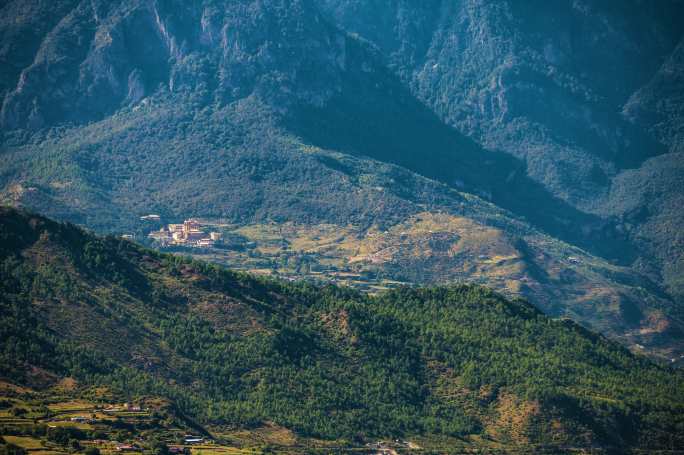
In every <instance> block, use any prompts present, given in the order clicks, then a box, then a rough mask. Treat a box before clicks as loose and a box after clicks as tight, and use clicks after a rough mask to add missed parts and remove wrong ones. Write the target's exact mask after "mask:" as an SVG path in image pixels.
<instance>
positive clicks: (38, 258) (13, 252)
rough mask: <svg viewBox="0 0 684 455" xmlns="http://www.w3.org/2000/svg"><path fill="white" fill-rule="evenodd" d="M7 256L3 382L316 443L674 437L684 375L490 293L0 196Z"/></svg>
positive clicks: (628, 441) (637, 443)
mask: <svg viewBox="0 0 684 455" xmlns="http://www.w3.org/2000/svg"><path fill="white" fill-rule="evenodd" d="M0 259H1V260H2V264H1V269H0V274H1V278H2V279H1V280H0V283H2V284H1V286H2V288H1V290H0V298H1V299H2V305H1V306H0V311H1V313H0V314H1V319H0V321H1V322H0V331H1V335H2V336H1V339H2V362H0V364H1V365H2V370H1V371H0V374H1V375H2V376H3V378H5V379H9V380H12V381H14V382H18V383H24V384H31V385H33V386H41V385H47V384H49V383H51V382H54V381H57V380H58V379H59V378H62V377H65V376H70V377H73V378H75V379H77V380H78V381H79V382H82V383H86V384H88V383H92V384H103V385H107V386H109V387H111V388H112V390H115V391H116V393H118V394H121V396H122V397H127V398H135V397H136V396H141V395H157V396H164V397H168V398H170V399H171V400H173V401H174V402H175V404H176V405H177V406H178V407H179V409H180V410H181V411H182V412H184V413H185V414H186V415H189V416H191V417H193V418H195V419H197V421H199V422H201V423H203V424H212V425H219V426H221V425H223V426H233V427H234V426H238V427H240V426H253V425H258V424H260V423H263V422H275V423H276V424H278V425H282V426H285V427H288V428H290V429H292V430H294V431H295V432H296V433H298V434H302V435H310V436H317V437H322V438H348V439H349V440H351V438H356V439H357V440H358V439H359V438H364V437H376V436H381V437H385V436H399V435H404V436H408V435H411V436H416V435H422V436H434V437H437V436H439V437H462V438H466V439H467V440H471V439H472V437H474V436H477V435H481V436H487V437H488V438H490V439H493V440H496V441H499V442H503V443H506V444H510V445H529V444H545V445H551V446H557V447H558V446H564V447H568V446H571V447H589V446H602V447H614V448H621V449H625V448H627V447H644V448H651V449H653V448H668V447H673V446H674V447H676V446H679V445H681V444H682V443H684V439H683V438H684V434H683V430H684V427H683V425H684V422H682V421H681V418H682V415H683V414H682V411H683V407H684V403H683V402H682V401H681V397H682V396H684V394H683V393H682V392H683V389H684V378H682V376H681V373H680V372H679V371H675V370H670V369H668V368H664V367H661V366H657V365H655V364H653V363H651V362H650V361H648V360H646V359H644V358H640V357H635V356H634V355H632V354H630V353H629V352H628V351H626V350H625V349H624V348H622V347H620V346H618V345H616V344H615V343H613V342H610V341H608V340H606V339H605V338H603V337H601V336H597V335H594V334H592V333H590V332H588V331H586V330H584V329H582V328H580V327H579V326H577V325H575V324H574V323H572V322H569V321H567V320H551V319H549V318H547V317H545V316H543V315H542V314H541V313H540V312H539V311H538V310H536V309H535V308H534V307H532V306H531V305H529V304H527V303H525V302H523V301H509V300H506V299H504V298H502V297H500V296H498V295H496V294H494V293H492V292H490V291H488V290H486V289H484V288H479V287H469V286H455V287H442V288H424V289H401V290H396V291H392V292H389V293H386V294H382V295H380V296H378V297H364V296H362V295H360V294H357V293H355V292H352V291H349V290H344V289H341V288H335V287H324V288H319V287H313V286H310V285H304V284H286V283H279V282H273V281H266V280H259V279H256V278H252V277H250V276H247V275H242V274H236V273H233V272H230V271H227V270H225V269H221V268H219V267H217V266H212V265H208V264H204V263H199V262H192V261H188V260H184V259H182V258H179V257H175V256H169V255H163V254H159V253H156V252H154V251H150V250H145V249H142V248H140V247H138V246H136V245H134V244H132V243H130V242H128V241H125V240H121V239H117V238H113V237H107V238H98V237H94V236H93V235H91V234H88V233H86V232H84V231H82V230H80V229H78V228H75V227H74V226H71V225H68V224H59V223H56V222H53V221H50V220H48V219H45V218H42V217H39V216H36V215H31V214H28V213H25V212H19V211H16V210H14V209H7V208H5V209H2V212H1V215H0ZM472 440H478V439H477V438H475V439H472Z"/></svg>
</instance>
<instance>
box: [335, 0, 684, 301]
mask: <svg viewBox="0 0 684 455" xmlns="http://www.w3.org/2000/svg"><path fill="white" fill-rule="evenodd" d="M324 3H325V9H326V11H327V14H328V17H330V18H331V19H332V20H333V21H335V22H336V23H337V24H339V25H340V26H341V27H342V28H343V29H345V30H347V31H349V32H351V33H354V34H357V35H360V36H362V37H363V38H365V39H367V40H369V41H370V42H372V43H373V44H375V45H376V46H377V47H378V48H379V49H380V51H381V52H382V53H383V54H384V55H385V56H386V58H387V60H388V62H389V63H388V64H389V66H390V67H391V68H392V69H393V70H394V71H395V73H396V74H397V75H399V77H401V78H402V80H403V81H405V83H406V85H407V86H409V87H410V89H411V91H412V93H414V94H415V95H416V96H417V97H418V98H419V99H421V100H422V101H423V102H424V103H425V104H426V105H428V106H429V107H430V108H431V109H432V110H433V111H434V112H435V113H436V114H437V115H438V116H439V117H440V118H441V119H443V120H444V121H445V122H446V123H448V124H449V125H452V126H454V127H455V128H457V129H458V130H459V131H461V132H463V133H465V134H466V135H468V136H469V137H472V138H473V139H475V140H476V141H477V142H478V143H480V144H482V145H483V146H484V147H486V148H490V149H495V150H501V151H503V152H507V153H510V154H512V155H515V156H517V157H519V158H521V159H522V160H523V161H524V163H525V164H524V166H523V168H524V171H525V172H526V173H527V175H529V176H530V177H531V178H532V179H533V180H535V181H538V182H540V183H542V184H543V185H544V187H546V188H547V189H548V190H549V191H550V192H551V194H553V195H554V196H556V197H559V198H561V199H563V200H565V201H567V202H568V203H569V204H570V205H571V206H573V207H575V208H576V209H579V210H580V211H582V212H588V213H592V214H595V215H598V216H600V217H601V218H603V219H604V220H606V222H607V223H610V224H612V226H613V227H614V230H613V231H612V235H615V236H617V237H622V236H625V237H627V238H629V239H630V243H631V244H632V245H633V246H634V247H635V250H632V251H631V253H632V254H627V255H624V256H623V257H622V259H623V260H624V261H626V263H631V262H632V261H634V260H635V259H636V261H635V262H634V265H635V266H636V267H637V268H639V269H640V270H641V271H642V272H644V273H649V274H650V275H651V277H652V278H653V279H654V280H656V281H659V282H662V283H664V284H665V286H666V287H668V290H669V291H670V292H672V293H674V294H676V295H678V296H680V295H681V290H680V284H678V283H679V281H680V280H679V277H680V276H681V273H680V265H679V264H680V263H681V261H682V250H681V248H680V243H679V240H678V239H677V235H676V234H674V235H673V231H675V230H677V226H679V225H680V224H681V221H682V218H681V214H682V213H683V211H682V210H681V209H678V208H677V207H678V206H677V203H678V200H679V199H680V198H681V195H682V194H683V192H684V187H682V185H681V178H682V174H681V170H680V169H681V165H680V164H681V163H682V157H681V155H679V154H676V153H677V152H679V151H681V150H680V148H681V137H680V136H681V135H680V133H679V131H680V130H681V128H682V115H681V111H682V103H681V94H682V93H684V86H683V85H682V81H681V74H682V71H681V59H682V45H681V39H682V34H683V33H684V29H683V28H682V25H681V21H678V18H679V17H682V14H684V4H683V3H682V2H680V1H668V2H659V3H658V4H657V5H656V4H649V3H644V2H639V1H627V2H599V3H596V2H577V1H573V2H569V1H568V2H554V3H553V4H549V3H548V2H525V3H524V4H523V3H521V2H508V1H500V2H490V3H487V4H482V2H476V1H472V2H471V1H460V2H443V1H440V0H435V1H430V2H420V4H416V3H415V2H406V1H387V2H371V1H364V0H327V1H325V2H324ZM377 17H382V18H383V19H382V20H377V19H376V18H377ZM649 136H650V137H649ZM668 152H669V153H675V154H673V155H665V154H667V153H668ZM656 169H657V171H656ZM627 184H629V186H627ZM651 185H655V186H656V187H657V188H658V192H653V191H650V193H649V194H650V195H646V194H644V193H645V191H646V192H649V190H645V188H647V187H649V186H651ZM654 199H656V200H654ZM679 207H681V206H679ZM583 224H584V225H586V223H578V224H577V225H576V226H581V225H583ZM655 226H666V227H663V228H661V229H658V228H654V227H655ZM585 229H586V227H585ZM665 251H667V253H664V252H665Z"/></svg>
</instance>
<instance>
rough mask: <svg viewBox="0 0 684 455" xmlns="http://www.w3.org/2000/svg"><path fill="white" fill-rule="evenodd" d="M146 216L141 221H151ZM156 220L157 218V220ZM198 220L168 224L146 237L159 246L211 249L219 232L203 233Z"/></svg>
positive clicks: (219, 237)
mask: <svg viewBox="0 0 684 455" xmlns="http://www.w3.org/2000/svg"><path fill="white" fill-rule="evenodd" d="M151 216H152V215H147V216H146V217H143V218H142V219H148V220H150V219H152V218H150V217H151ZM157 220H158V218H157ZM203 228H204V226H203V225H202V224H201V223H200V222H199V220H197V219H194V218H190V219H188V220H185V221H184V222H183V223H180V224H168V225H166V226H163V227H162V228H161V229H159V230H158V231H152V232H150V233H149V234H148V237H149V238H150V239H152V240H154V241H156V242H158V243H159V244H160V246H186V247H194V248H212V247H214V246H215V244H216V243H217V242H219V241H220V240H221V233H220V232H213V231H212V232H209V233H207V232H205V231H204V230H203Z"/></svg>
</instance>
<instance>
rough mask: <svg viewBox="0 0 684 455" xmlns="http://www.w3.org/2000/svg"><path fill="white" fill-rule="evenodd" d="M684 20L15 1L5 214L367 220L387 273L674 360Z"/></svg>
mask: <svg viewBox="0 0 684 455" xmlns="http://www.w3.org/2000/svg"><path fill="white" fill-rule="evenodd" d="M683 9H684V3H682V2H681V1H675V0H663V1H662V2H658V3H657V4H655V3H652V2H643V1H638V0H626V1H620V2H616V1H608V0H606V1H602V2H588V1H583V0H573V1H570V0H567V1H559V2H556V3H554V4H553V5H551V4H549V3H547V2H542V1H531V2H525V3H521V2H513V1H505V0H500V1H493V2H481V1H476V0H461V1H457V2H447V1H443V0H429V1H421V2H411V1H407V0H404V1H402V0H392V1H390V0H386V1H378V2H375V1H363V0H325V1H320V2H313V1H308V0H250V1H248V0H231V1H228V0H225V1H221V0H202V1H193V2H186V1H180V0H175V1H174V0H164V1H162V0H119V1H115V2H111V1H103V0H60V1H57V2H47V1H42V0H14V1H12V0H5V1H3V2H1V3H0V11H1V12H2V14H0V37H1V39H0V42H1V43H2V44H1V45H0V67H2V70H1V71H2V72H1V73H0V97H1V99H2V109H1V111H0V127H1V129H2V136H1V142H0V144H1V145H0V147H1V149H0V153H1V154H2V156H3V160H2V163H0V194H1V198H2V201H3V202H4V203H7V204H10V205H16V206H24V207H27V208H30V209H32V210H36V211H39V212H41V213H45V214H47V215H50V216H52V217H55V218H58V219H60V220H68V221H72V222H75V223H78V224H81V225H83V226H87V227H89V228H91V229H94V230H96V231H98V232H103V233H124V232H129V231H131V232H132V231H134V232H139V231H140V232H142V230H143V229H144V226H145V225H144V223H143V222H141V220H140V216H141V215H145V214H148V213H158V214H160V215H161V216H162V217H164V219H166V220H169V221H181V220H183V219H185V218H189V217H204V218H215V219H219V218H220V219H224V220H229V221H230V222H232V223H236V224H245V225H246V224H250V223H276V224H281V223H298V224H301V225H307V226H317V225H322V224H326V225H333V226H337V227H338V229H342V228H344V227H348V226H352V227H353V228H354V230H355V232H356V233H357V237H358V239H357V240H358V241H359V242H361V243H363V244H364V245H365V246H364V248H366V249H367V251H368V252H369V254H375V256H373V257H374V258H377V257H382V258H384V259H382V260H380V261H377V260H376V261H375V262H376V263H379V265H378V267H380V268H381V270H383V271H384V273H387V274H390V275H391V276H398V275H401V276H403V277H405V278H407V279H409V280H411V281H414V282H417V283H443V282H451V281H465V282H469V281H470V282H473V281H474V282H477V283H482V284H486V285H489V286H491V287H493V288H495V289H496V290H498V291H501V292H504V293H505V294H507V295H508V296H510V297H516V296H522V297H525V298H527V299H529V300H530V301H531V302H532V303H534V304H535V305H536V306H537V307H538V308H540V309H541V310H543V311H545V312H546V313H547V314H549V315H551V316H554V317H562V316H567V317H570V318H572V319H574V320H576V321H578V322H580V323H582V324H584V325H586V326H587V327H590V328H591V329H593V330H597V331H600V332H602V333H604V334H606V335H608V336H610V337H613V338H614V339H617V340H621V341H623V342H624V343H625V344H626V345H628V346H630V347H631V348H632V349H640V350H645V351H646V352H648V353H650V354H654V355H656V356H659V357H661V358H665V359H667V360H668V361H675V362H677V361H678V359H680V358H681V356H682V355H684V343H683V340H684V318H683V317H682V308H684V307H683V306H682V305H684V300H683V299H684V280H682V276H683V273H684V253H683V252H684V243H683V242H684V237H683V236H682V230H681V228H680V227H681V225H682V222H683V221H684V219H683V218H684V211H683V210H681V207H682V206H683V203H684V201H683V200H682V198H683V194H684V167H683V163H684V160H683V159H682V153H684V150H682V145H681V144H682V131H681V128H682V118H683V117H682V112H683V107H682V106H683V104H682V102H683V99H682V93H684V91H683V90H682V82H683V81H682V76H681V74H682V72H681V68H682V57H683V56H684V54H683V53H682V49H683V48H682V46H683V45H682V39H683V37H684V30H683V26H682V24H681V21H679V20H677V19H678V18H679V17H682V16H683V14H682V13H683V11H682V10H683ZM424 220H428V221H429V223H428V224H430V226H428V227H426V225H425V221H424ZM421 223H422V224H421ZM375 232H379V233H380V237H374V239H375V240H373V241H372V242H370V241H369V236H370V235H371V233H372V234H373V235H375V234H374V233H375ZM402 232H407V236H408V237H407V236H403V235H402ZM445 236H446V237H445ZM449 236H451V237H449ZM378 239H379V240H378ZM445 239H446V240H445ZM376 240H377V241H376ZM364 242H365V243H364ZM369 243H370V244H369ZM426 245H429V246H430V247H426ZM388 248H389V249H390V250H392V249H393V250H392V251H398V253H393V254H391V255H386V254H385V255H384V256H383V254H384V252H386V251H388ZM407 251H414V253H412V254H407V253H406V252H407ZM377 253H382V254H377ZM358 256H359V255H358V254H355V253H354V254H349V261H350V263H351V261H352V257H354V258H357V257H358ZM367 257H370V256H368V255H367ZM366 262H372V261H370V259H369V260H367V261H366ZM360 263H363V260H362V261H361V262H360ZM376 265H377V264H376Z"/></svg>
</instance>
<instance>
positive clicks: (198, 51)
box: [2, 1, 347, 129]
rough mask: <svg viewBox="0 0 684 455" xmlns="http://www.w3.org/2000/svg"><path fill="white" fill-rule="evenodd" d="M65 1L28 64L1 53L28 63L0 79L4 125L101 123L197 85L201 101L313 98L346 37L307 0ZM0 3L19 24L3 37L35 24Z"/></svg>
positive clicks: (324, 87) (332, 76) (337, 66)
mask: <svg viewBox="0 0 684 455" xmlns="http://www.w3.org/2000/svg"><path fill="white" fill-rule="evenodd" d="M65 3H66V2H63V3H60V8H61V10H60V11H61V12H62V13H63V14H64V15H63V17H62V18H61V20H59V21H57V22H56V23H55V24H54V25H52V24H49V21H47V20H46V21H45V22H48V24H49V25H44V24H43V23H41V25H43V27H44V28H43V30H36V31H35V33H36V34H37V33H40V32H41V31H42V36H40V38H39V39H40V44H39V45H38V46H37V47H36V50H35V53H34V55H33V58H32V60H31V61H30V62H29V61H23V62H22V61H20V60H21V59H19V58H18V57H16V54H17V53H19V52H24V53H29V51H28V50H27V49H21V50H16V51H14V52H13V51H12V49H8V50H7V51H6V54H5V60H6V61H12V63H13V64H14V65H15V66H22V65H25V66H24V67H23V68H21V70H20V71H17V69H15V70H14V71H13V72H12V73H10V70H8V71H7V72H8V73H10V74H8V75H7V77H6V78H3V88H4V93H3V95H4V100H3V107H2V125H3V127H4V128H7V129H14V128H27V127H28V128H30V129H39V128H43V127H50V126H55V125H58V124H63V123H66V122H71V123H74V124H80V123H84V122H88V121H93V120H100V119H102V118H104V117H105V116H106V115H108V114H111V113H112V112H114V111H115V110H116V109H119V108H121V107H124V106H127V105H131V104H135V103H137V102H139V101H140V100H141V99H143V98H144V97H146V96H149V95H153V94H155V93H156V92H158V91H159V90H168V91H171V92H178V91H184V90H189V91H194V92H195V93H196V94H198V95H202V96H203V97H205V98H206V99H205V102H209V101H213V102H219V103H228V102H230V101H233V100H236V99H241V98H244V97H246V96H248V95H250V94H257V95H259V96H263V97H264V98H267V99H269V100H270V101H272V102H273V104H286V103H291V102H293V98H294V100H296V99H298V98H303V99H306V100H307V101H308V102H312V103H315V104H320V103H323V102H324V101H325V100H326V99H327V98H329V97H330V96H331V94H332V93H334V92H335V91H336V90H337V89H338V86H339V80H337V79H338V78H339V77H338V73H339V72H340V70H344V67H345V64H346V60H345V46H346V41H347V38H346V37H345V35H344V34H342V33H341V32H339V31H337V30H335V29H334V28H333V27H332V26H330V25H329V24H327V23H325V22H324V21H323V20H322V19H321V17H320V16H319V15H318V14H317V13H316V11H315V10H314V9H312V8H311V7H310V6H309V5H307V4H306V2H300V1H294V2H289V1H288V2H286V1H267V2H259V3H254V2H212V1H205V2H201V3H193V4H192V5H189V4H187V3H185V2H180V1H178V2H173V1H167V2H163V1H140V2H139V1H126V2H115V3H112V2H104V1H92V2H91V1H81V2H74V3H71V4H65ZM34 7H35V8H36V9H38V10H41V5H34ZM24 9H25V10H27V11H25V12H23V10H24ZM44 9H45V8H44V7H43V9H42V11H44ZM3 10H4V13H5V14H3V16H5V17H14V16H16V15H17V14H20V20H21V21H24V23H21V22H20V24H19V25H16V24H6V26H5V30H4V32H5V35H6V36H7V35H9V36H8V39H9V40H10V42H12V41H11V40H12V36H13V35H12V34H13V33H15V34H19V35H21V36H22V38H23V35H22V33H23V32H24V31H25V29H28V28H31V27H32V26H33V25H32V24H33V22H34V21H37V19H35V18H34V17H33V13H32V12H31V9H30V8H29V7H28V6H27V5H25V4H24V2H22V1H16V2H10V3H8V4H6V5H5V6H4V8H3ZM15 46H16V44H15ZM8 47H10V46H8ZM17 73H18V74H17ZM47 88H49V90H46V89H47Z"/></svg>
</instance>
